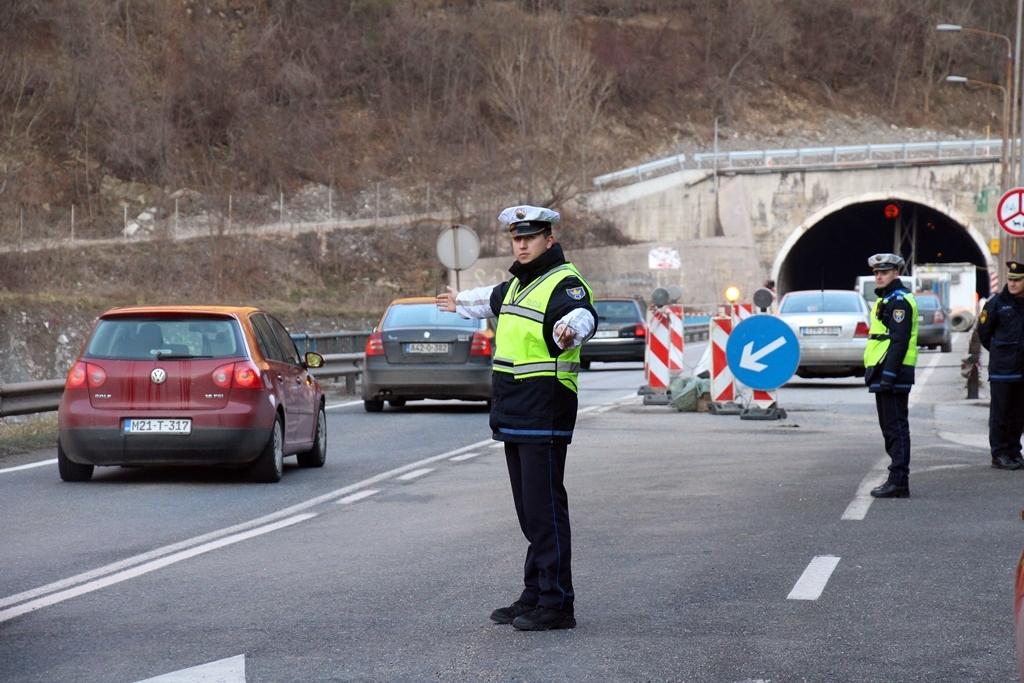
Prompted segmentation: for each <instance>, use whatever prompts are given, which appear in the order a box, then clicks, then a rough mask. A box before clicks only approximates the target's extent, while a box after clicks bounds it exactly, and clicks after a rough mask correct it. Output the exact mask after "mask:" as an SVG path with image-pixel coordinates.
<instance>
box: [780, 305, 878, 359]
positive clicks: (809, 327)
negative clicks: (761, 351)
mask: <svg viewBox="0 0 1024 683" xmlns="http://www.w3.org/2000/svg"><path fill="white" fill-rule="evenodd" d="M870 314H871V311H870V309H869V308H868V304H867V302H866V301H864V297H862V296H861V295H860V294H859V293H858V292H855V291H852V290H847V289H814V290H804V291H796V292H788V293H787V294H786V295H785V296H784V297H782V301H781V302H780V303H779V318H781V319H782V320H783V321H784V322H785V323H786V324H788V325H789V326H790V328H792V330H793V333H794V334H796V337H797V339H798V340H799V342H800V366H799V367H798V368H797V370H796V374H797V375H798V376H799V377H851V376H852V377H859V376H862V375H863V374H864V347H865V346H866V345H867V341H868V320H869V316H870Z"/></svg>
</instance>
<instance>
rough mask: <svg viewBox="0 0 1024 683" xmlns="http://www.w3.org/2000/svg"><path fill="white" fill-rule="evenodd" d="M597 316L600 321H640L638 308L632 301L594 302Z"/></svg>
mask: <svg viewBox="0 0 1024 683" xmlns="http://www.w3.org/2000/svg"><path fill="white" fill-rule="evenodd" d="M594 308H595V309H596V310H597V317H598V319H599V320H600V321H601V322H609V323H635V322H642V320H643V318H642V317H641V316H640V310H639V309H638V307H637V305H636V304H635V303H634V302H632V301H601V300H600V299H598V300H597V301H595V302H594Z"/></svg>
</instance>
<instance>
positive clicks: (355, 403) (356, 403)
mask: <svg viewBox="0 0 1024 683" xmlns="http://www.w3.org/2000/svg"><path fill="white" fill-rule="evenodd" d="M362 404H363V402H362V401H361V400H360V401H349V402H348V403H333V404H331V405H329V406H324V410H334V409H335V408H347V407H349V406H361V405H362Z"/></svg>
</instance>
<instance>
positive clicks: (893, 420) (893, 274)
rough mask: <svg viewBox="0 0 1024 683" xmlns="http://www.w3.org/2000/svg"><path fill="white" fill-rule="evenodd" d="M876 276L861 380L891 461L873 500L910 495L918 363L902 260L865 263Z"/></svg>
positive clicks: (913, 310)
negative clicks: (910, 416) (913, 390)
mask: <svg viewBox="0 0 1024 683" xmlns="http://www.w3.org/2000/svg"><path fill="white" fill-rule="evenodd" d="M868 265H869V266H870V267H871V270H872V271H873V272H874V274H875V294H877V295H878V300H877V301H875V305H874V308H872V309H871V327H870V329H869V330H868V343H867V346H866V347H865V348H864V381H865V382H866V383H867V385H868V390H869V391H870V392H871V393H873V394H874V395H875V407H876V408H877V410H878V424H879V426H881V428H882V436H883V437H884V439H885V450H886V452H887V453H888V454H889V457H890V458H891V459H892V462H891V463H890V464H889V477H888V478H887V479H886V481H885V483H884V484H882V485H881V486H878V487H876V488H874V489H872V490H871V495H872V496H874V497H875V498H907V497H909V496H910V423H909V422H908V420H907V413H908V401H909V399H910V389H911V387H912V386H913V385H914V366H915V365H916V364H917V302H916V301H915V300H914V295H913V294H912V293H911V292H909V291H908V290H907V288H906V287H904V286H903V282H901V281H900V278H899V274H900V270H901V269H902V268H903V266H904V261H903V259H902V258H901V257H900V256H898V255H896V254H875V255H874V256H872V257H871V258H869V259H868Z"/></svg>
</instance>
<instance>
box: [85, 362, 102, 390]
mask: <svg viewBox="0 0 1024 683" xmlns="http://www.w3.org/2000/svg"><path fill="white" fill-rule="evenodd" d="M85 368H86V375H87V376H88V380H89V388H91V389H96V388H97V387H101V386H103V383H104V382H106V381H107V373H106V371H105V370H104V369H103V368H101V367H100V366H98V365H93V364H92V363H86V364H85Z"/></svg>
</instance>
